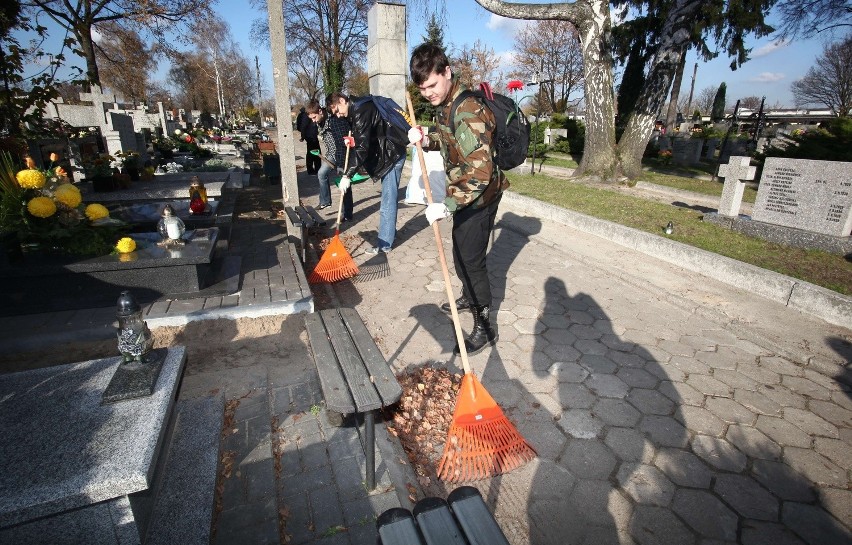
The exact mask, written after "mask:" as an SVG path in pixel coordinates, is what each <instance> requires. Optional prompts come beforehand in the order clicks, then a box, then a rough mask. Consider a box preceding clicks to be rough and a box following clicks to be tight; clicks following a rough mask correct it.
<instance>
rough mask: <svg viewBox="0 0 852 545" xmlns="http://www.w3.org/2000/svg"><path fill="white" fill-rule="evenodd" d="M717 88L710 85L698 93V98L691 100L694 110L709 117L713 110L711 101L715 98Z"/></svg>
mask: <svg viewBox="0 0 852 545" xmlns="http://www.w3.org/2000/svg"><path fill="white" fill-rule="evenodd" d="M716 90H717V87H716V86H715V85H710V86H709V87H705V88H704V89H702V90H700V91H699V92H698V96H696V97H695V98H693V99H692V104H693V106H695V109H696V110H698V111H699V112H701V115H710V112H711V111H712V110H713V100H714V99H715V98H716Z"/></svg>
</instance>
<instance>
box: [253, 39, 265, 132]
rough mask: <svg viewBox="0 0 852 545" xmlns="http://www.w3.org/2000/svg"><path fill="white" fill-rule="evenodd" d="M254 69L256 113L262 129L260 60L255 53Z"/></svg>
mask: <svg viewBox="0 0 852 545" xmlns="http://www.w3.org/2000/svg"><path fill="white" fill-rule="evenodd" d="M254 69H255V73H256V74H257V115H258V116H259V117H260V130H263V129H264V126H263V112H262V111H261V109H260V101H261V100H262V99H263V95H262V94H261V93H260V61H258V60H257V55H255V56H254Z"/></svg>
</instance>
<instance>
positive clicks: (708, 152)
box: [704, 138, 719, 159]
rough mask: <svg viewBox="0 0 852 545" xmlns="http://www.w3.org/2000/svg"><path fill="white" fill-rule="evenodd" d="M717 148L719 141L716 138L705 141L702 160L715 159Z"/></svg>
mask: <svg viewBox="0 0 852 545" xmlns="http://www.w3.org/2000/svg"><path fill="white" fill-rule="evenodd" d="M717 147H719V139H718V138H708V139H707V141H706V142H704V158H705V159H713V158H715V157H716V148H717Z"/></svg>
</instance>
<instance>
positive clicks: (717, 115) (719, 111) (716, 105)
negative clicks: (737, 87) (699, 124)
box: [710, 81, 728, 121]
mask: <svg viewBox="0 0 852 545" xmlns="http://www.w3.org/2000/svg"><path fill="white" fill-rule="evenodd" d="M727 88H728V86H727V85H725V82H724V81H723V82H722V83H720V84H719V90H718V91H716V97H715V98H714V99H713V113H712V114H710V118H711V119H712V120H713V121H721V120H722V119H724V118H725V91H726V90H727Z"/></svg>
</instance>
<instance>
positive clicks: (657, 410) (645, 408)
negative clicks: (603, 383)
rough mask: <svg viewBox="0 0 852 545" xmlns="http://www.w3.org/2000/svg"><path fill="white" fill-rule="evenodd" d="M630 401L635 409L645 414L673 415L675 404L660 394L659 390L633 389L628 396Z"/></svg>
mask: <svg viewBox="0 0 852 545" xmlns="http://www.w3.org/2000/svg"><path fill="white" fill-rule="evenodd" d="M627 401H629V402H630V403H631V404H632V405H633V406H634V407H636V408H637V409H639V411H641V412H642V413H643V414H658V415H668V414H672V412H673V411H674V408H675V404H674V403H672V401H671V400H670V399H669V398H668V397H666V396H664V395H663V394H661V393H660V392H658V391H657V390H648V389H645V388H633V389H632V390H630V393H629V394H628V395H627Z"/></svg>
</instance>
